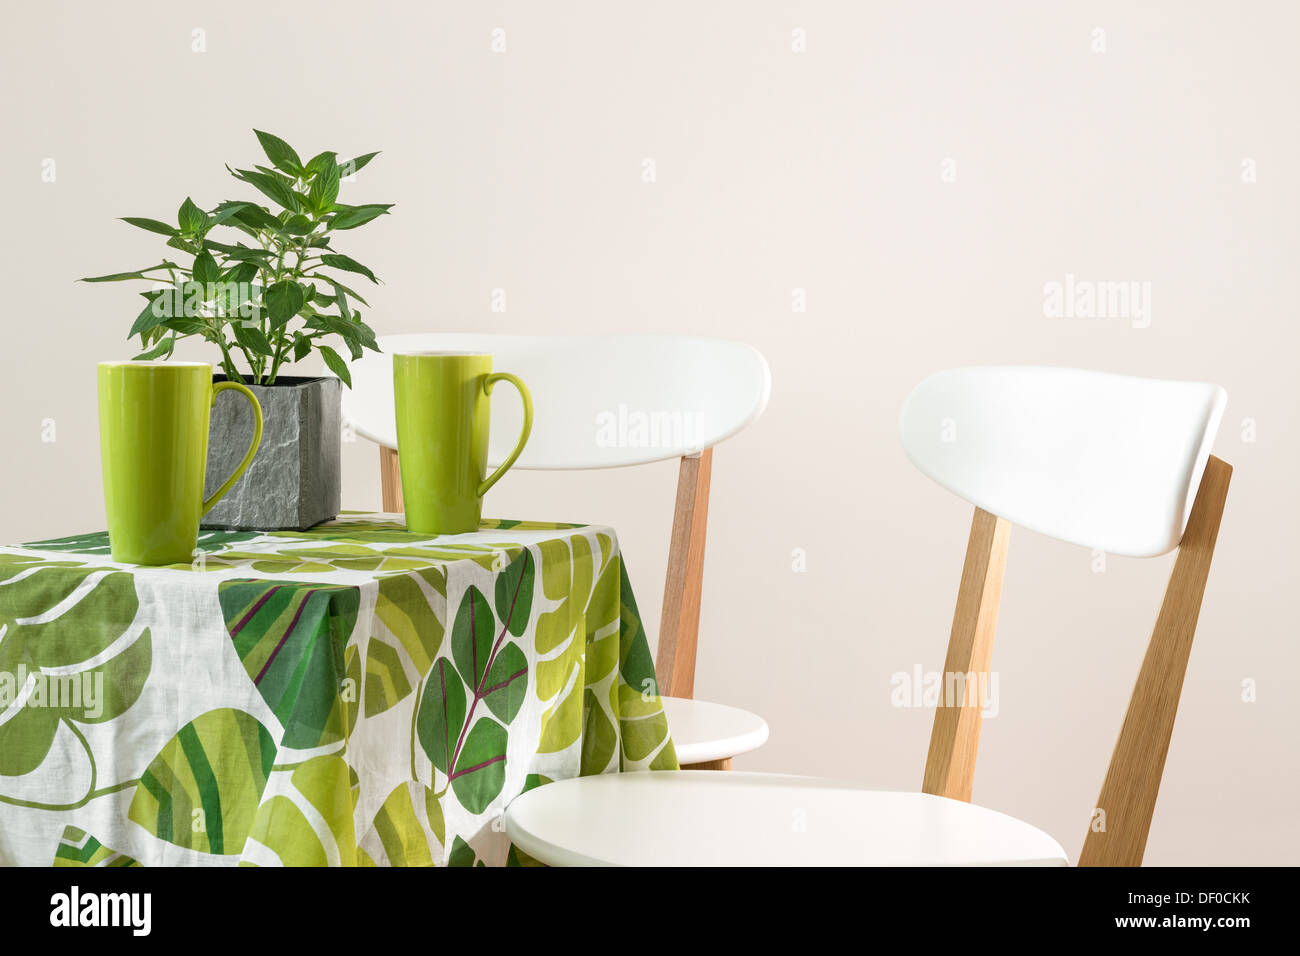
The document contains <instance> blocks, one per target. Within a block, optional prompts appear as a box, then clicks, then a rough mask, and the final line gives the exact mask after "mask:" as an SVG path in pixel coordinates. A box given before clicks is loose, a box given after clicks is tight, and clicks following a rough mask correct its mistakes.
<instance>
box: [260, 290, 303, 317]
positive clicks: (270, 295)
mask: <svg viewBox="0 0 1300 956" xmlns="http://www.w3.org/2000/svg"><path fill="white" fill-rule="evenodd" d="M262 302H263V304H264V305H265V306H266V311H267V314H268V316H269V317H270V319H271V328H273V329H281V328H284V326H285V324H286V323H287V322H288V321H289V320H290V319H291V318H293V317H294V316H295V315H297V314H298V310H299V309H301V308H302V303H303V292H302V286H300V285H298V283H296V282H294V281H293V280H292V279H281V280H280V281H279V282H277V283H275V285H273V286H270V287H268V288H267V290H266V293H265V294H264V295H263V296H262Z"/></svg>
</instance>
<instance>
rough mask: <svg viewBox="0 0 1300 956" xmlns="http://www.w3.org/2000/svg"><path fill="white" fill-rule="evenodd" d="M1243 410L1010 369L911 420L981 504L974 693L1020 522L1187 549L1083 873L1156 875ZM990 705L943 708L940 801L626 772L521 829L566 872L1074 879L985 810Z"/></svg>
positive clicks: (1115, 383) (742, 776)
mask: <svg viewBox="0 0 1300 956" xmlns="http://www.w3.org/2000/svg"><path fill="white" fill-rule="evenodd" d="M1225 401H1226V395H1225V393H1224V391H1223V389H1221V388H1219V387H1218V386H1216V385H1207V384H1198V383H1190V382H1167V381H1156V380H1151V379H1139V378H1128V377H1123V376H1118V375H1108V374H1104V373H1099V372H1087V371H1076V370H1070V369H1055V368H1016V367H1003V368H972V369H957V370H953V371H947V372H940V373H938V374H936V375H933V376H931V377H930V378H927V379H926V380H925V381H924V382H922V383H921V384H920V385H919V386H917V388H916V389H915V390H914V391H913V392H912V394H911V396H910V397H909V398H908V399H907V402H906V404H905V406H904V408H903V413H902V423H901V431H902V441H903V447H904V448H905V449H906V451H907V454H908V456H909V457H910V458H911V459H912V461H913V462H914V463H915V464H916V466H917V467H918V468H919V469H920V470H921V471H922V472H924V473H925V474H927V475H929V476H930V477H931V478H933V479H934V480H935V481H937V482H938V483H939V484H941V485H942V486H944V487H945V488H947V489H948V490H949V491H952V492H954V493H956V494H957V495H959V496H960V497H962V498H965V499H966V500H968V501H970V502H971V503H973V504H974V505H975V515H974V519H973V522H972V524H971V531H970V538H969V542H968V545H967V548H966V560H965V566H964V568H963V570H962V577H961V585H960V588H959V590H958V594H957V605H956V610H955V612H954V615H953V626H952V634H951V638H950V640H949V644H948V654H947V660H946V662H945V665H944V670H945V673H946V674H951V675H965V678H966V681H965V686H967V687H970V686H972V684H973V685H974V686H976V687H978V686H979V685H978V680H979V679H980V675H987V673H988V670H989V666H990V658H991V653H992V642H993V632H994V629H995V627H996V622H997V612H998V602H999V598H1000V595H1001V589H1002V573H1003V568H1004V567H1005V562H1006V551H1007V542H1008V537H1009V534H1010V529H1011V524H1012V523H1016V524H1020V525H1023V526H1025V527H1028V528H1033V529H1036V530H1038V531H1040V532H1042V533H1044V534H1048V535H1052V536H1054V537H1057V538H1060V539H1062V540H1064V541H1067V542H1071V543H1074V544H1079V545H1083V546H1085V547H1089V548H1099V549H1102V550H1104V551H1109V552H1112V553H1116V554H1128V555H1139V556H1150V555H1156V554H1161V553H1164V552H1167V551H1169V550H1171V549H1173V548H1174V547H1179V552H1178V557H1177V560H1176V562H1175V564H1174V570H1173V574H1172V576H1171V578H1170V581H1169V586H1168V588H1167V589H1166V591H1165V596H1164V602H1163V604H1162V606H1161V609H1160V614H1159V617H1158V618H1157V621H1156V625H1155V629H1154V631H1153V634H1152V637H1151V640H1150V643H1149V644H1148V647H1147V653H1146V658H1145V659H1144V661H1143V663H1142V668H1141V671H1140V673H1139V675H1138V679H1137V684H1136V686H1135V687H1134V690H1133V694H1132V697H1131V698H1130V701H1129V707H1128V714H1127V716H1126V717H1125V720H1124V724H1123V727H1122V729H1121V730H1120V735H1119V741H1118V743H1117V744H1116V746H1115V751H1114V754H1113V756H1112V757H1111V762H1110V767H1109V769H1108V771H1107V774H1106V779H1105V782H1104V783H1103V785H1102V789H1101V796H1100V798H1099V800H1098V803H1097V808H1098V814H1100V813H1104V814H1105V816H1104V823H1105V827H1104V829H1100V828H1098V827H1095V826H1090V829H1089V833H1088V835H1087V838H1086V840H1085V842H1084V845H1083V851H1082V853H1081V855H1080V857H1079V863H1080V864H1081V865H1138V864H1140V863H1141V862H1142V855H1143V852H1144V850H1145V847H1146V839H1147V831H1148V828H1149V826H1150V823H1151V815H1152V812H1153V810H1154V807H1155V799H1156V793H1157V790H1158V789H1159V785H1160V776H1161V773H1162V771H1163V769H1164V762H1165V755H1166V753H1167V751H1168V747H1169V740H1170V735H1171V733H1172V730H1173V724H1174V716H1175V712H1176V710H1177V707H1178V697H1179V693H1180V691H1181V689H1182V681H1183V675H1184V672H1185V669H1186V665H1187V658H1188V654H1189V652H1190V650H1191V642H1192V636H1193V633H1194V632H1195V629H1196V618H1197V615H1198V613H1199V611H1200V605H1201V597H1202V594H1203V593H1204V588H1205V582H1206V578H1207V575H1208V573H1209V566H1210V559H1211V557H1212V555H1213V552H1214V544H1215V540H1216V538H1217V535H1218V529H1219V520H1220V517H1221V516H1222V513H1223V506H1224V501H1225V499H1226V496H1227V490H1228V482H1229V478H1230V476H1231V473H1232V469H1231V467H1230V466H1228V465H1227V464H1225V463H1224V462H1222V461H1220V460H1219V459H1218V458H1215V457H1213V456H1212V455H1211V454H1210V445H1211V442H1212V441H1213V438H1214V434H1215V432H1216V430H1217V429H1218V425H1219V420H1220V418H1221V417H1222V414H1223V406H1224V403H1225ZM972 678H974V680H972ZM945 683H947V681H945ZM954 686H960V685H957V684H954ZM983 703H985V702H984V701H980V700H979V699H978V697H977V695H975V694H960V695H957V697H956V699H952V698H948V699H945V700H943V701H942V703H941V706H939V708H938V709H937V710H936V713H935V719H934V728H933V731H932V733H931V737H930V750H929V755H928V758H927V760H926V766H925V775H924V780H923V784H922V792H921V793H894V792H879V791H870V790H862V789H858V788H857V787H854V786H852V785H849V784H844V783H839V782H835V781H827V780H819V779H816V778H810V777H791V776H781V775H774V774H756V773H731V774H699V773H690V772H682V771H675V772H657V773H633V774H611V775H605V776H600V777H580V778H576V779H572V780H562V781H557V782H555V783H552V784H548V785H547V786H544V787H539V788H537V789H535V790H532V791H530V792H528V793H526V794H523V795H522V796H521V797H519V798H517V799H516V800H514V801H513V802H512V803H511V804H510V806H509V808H508V809H507V812H506V832H507V833H508V835H509V837H510V839H511V840H512V841H513V842H514V843H515V844H516V845H517V846H518V847H519V848H520V849H521V850H523V851H524V852H525V853H528V854H530V855H531V856H533V857H535V858H537V859H538V860H540V861H542V862H543V863H549V864H554V865H581V864H628V865H638V864H644V865H658V864H666V865H690V864H713V865H718V864H722V865H742V864H756V865H780V864H791V865H805V864H841V865H842V864H882V865H897V864H915V865H933V864H1027V865H1030V864H1058V865H1059V864H1064V863H1065V862H1066V855H1065V852H1064V851H1063V850H1062V849H1061V847H1060V845H1059V844H1058V843H1057V842H1056V841H1055V840H1054V839H1052V837H1050V836H1048V835H1047V834H1046V833H1043V832H1042V831H1040V830H1038V829H1036V828H1035V827H1033V826H1031V825H1029V824H1027V823H1023V822H1021V821H1018V820H1015V819H1013V818H1011V817H1008V816H1004V815H1003V814H1000V813H997V812H995V811H993V810H988V809H984V808H981V807H977V806H973V805H971V804H970V802H969V800H970V795H971V781H972V778H973V774H974V769H975V754H976V748H977V744H978V742H979V731H980V716H981V706H982V704H983ZM1094 819H1095V820H1101V819H1103V818H1102V817H1101V816H1099V815H1096V816H1095V817H1094ZM1090 822H1091V821H1090ZM1081 826H1082V821H1081Z"/></svg>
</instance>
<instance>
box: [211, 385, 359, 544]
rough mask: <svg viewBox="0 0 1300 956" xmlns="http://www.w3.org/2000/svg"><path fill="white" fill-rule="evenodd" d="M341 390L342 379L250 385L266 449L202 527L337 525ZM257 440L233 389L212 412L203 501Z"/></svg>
mask: <svg viewBox="0 0 1300 956" xmlns="http://www.w3.org/2000/svg"><path fill="white" fill-rule="evenodd" d="M213 379H214V381H224V380H225V376H224V375H216V376H214V377H213ZM342 387H343V383H342V382H340V381H339V380H338V379H337V378H332V377H326V378H298V377H291V376H281V377H280V378H279V380H278V381H277V382H276V384H275V385H270V386H262V385H250V386H249V388H250V389H251V390H252V392H253V394H254V395H256V396H257V400H258V402H259V403H261V406H262V443H261V444H260V445H259V446H258V449H257V455H256V456H255V457H254V458H253V461H252V463H251V464H250V465H249V466H248V470H247V471H246V472H244V474H243V477H241V478H240V479H239V481H238V482H236V483H235V486H234V487H233V488H231V489H230V491H229V493H228V494H227V495H226V496H225V497H224V498H222V499H221V500H220V501H218V502H217V503H216V505H215V506H214V507H213V509H212V510H211V511H209V512H208V513H207V514H206V515H204V516H203V519H202V522H201V526H202V527H204V528H222V529H235V530H240V531H275V530H282V529H283V530H302V529H305V528H310V527H311V526H312V525H316V524H320V523H321V522H322V521H328V520H329V519H331V518H334V517H336V516H337V515H338V513H339V501H340V497H341V489H340V467H339V456H340V452H341V445H340V441H341V439H342V421H341V416H340V411H339V402H340V399H341V397H342V391H341V390H342ZM252 437H253V413H252V409H250V408H249V405H248V402H247V400H246V399H245V398H244V397H243V396H242V395H240V394H239V393H238V392H236V391H235V390H234V389H228V390H226V391H224V392H222V393H221V394H220V395H218V396H217V400H216V402H215V403H214V404H213V406H212V424H211V426H210V429H209V434H208V470H207V478H206V480H205V482H204V491H203V495H204V497H205V498H206V497H207V496H208V495H211V494H212V493H213V492H214V491H216V489H217V488H219V487H220V486H221V483H222V482H223V481H225V480H226V478H227V477H228V476H229V475H230V473H231V472H232V471H234V470H235V467H236V466H237V465H238V464H239V462H240V459H242V458H243V457H244V453H245V452H246V451H247V450H248V443H249V442H250V441H251V440H252Z"/></svg>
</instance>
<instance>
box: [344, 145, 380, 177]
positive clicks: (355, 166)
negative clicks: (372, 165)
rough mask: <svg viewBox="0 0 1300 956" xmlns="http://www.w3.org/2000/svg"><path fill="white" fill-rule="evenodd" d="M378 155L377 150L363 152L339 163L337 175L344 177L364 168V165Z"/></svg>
mask: <svg viewBox="0 0 1300 956" xmlns="http://www.w3.org/2000/svg"><path fill="white" fill-rule="evenodd" d="M378 155H379V150H376V151H375V152H373V153H365V154H363V155H361V156H358V157H356V158H355V159H349V160H348V161H347V162H346V163H339V177H340V178H345V177H347V176H351V175H353V174H354V173H357V172H359V171H361V170H362V169H364V168H365V167H366V165H367V164H368V163H369V162H370V161H371V160H372V159H374V158H375V157H376V156H378Z"/></svg>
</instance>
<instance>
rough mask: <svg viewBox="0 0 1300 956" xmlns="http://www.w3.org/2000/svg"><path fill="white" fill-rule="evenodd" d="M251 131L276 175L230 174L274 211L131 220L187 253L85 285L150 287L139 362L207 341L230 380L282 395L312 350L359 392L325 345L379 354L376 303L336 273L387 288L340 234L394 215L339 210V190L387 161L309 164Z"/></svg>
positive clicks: (268, 171)
mask: <svg viewBox="0 0 1300 956" xmlns="http://www.w3.org/2000/svg"><path fill="white" fill-rule="evenodd" d="M253 132H254V133H256V135H257V139H258V141H259V142H260V143H261V145H262V149H263V151H264V152H265V153H266V156H267V158H268V159H269V160H270V162H271V165H270V166H254V168H253V169H231V168H230V167H229V166H227V167H226V169H227V170H229V171H230V174H231V175H232V176H234V177H235V178H236V179H238V180H239V181H240V182H243V183H247V184H248V185H250V186H252V187H253V188H254V189H256V190H257V191H258V192H260V193H261V194H262V195H263V196H265V197H266V198H267V199H269V200H271V202H272V203H274V204H275V205H274V207H273V208H267V207H266V206H263V205H259V204H258V203H256V202H249V201H247V200H228V201H226V202H222V203H219V204H218V205H216V206H215V207H213V208H212V209H211V210H208V211H205V210H203V209H202V208H200V207H199V206H198V205H196V204H195V203H194V201H193V200H192V199H189V198H186V200H185V202H183V203H181V206H180V209H179V211H178V212H177V215H176V225H174V226H173V225H169V224H168V223H165V222H161V221H159V220H157V219H145V218H140V217H136V216H128V217H125V218H124V219H123V220H122V221H123V222H126V223H129V224H130V225H132V226H136V227H137V228H140V229H144V230H146V231H148V232H152V233H157V234H158V235H161V236H166V237H167V246H168V247H169V248H171V249H173V250H176V252H177V253H178V254H177V255H171V256H167V257H164V258H163V260H162V262H160V263H159V264H158V265H155V266H150V267H148V268H146V269H137V270H135V271H134V272H117V273H113V274H112V275H103V276H93V277H90V278H86V279H83V280H82V281H83V282H121V281H125V280H131V279H142V280H145V281H148V282H150V283H152V284H153V288H151V289H149V290H148V291H146V292H142V293H140V294H141V295H142V296H144V298H145V300H146V304H145V307H144V309H143V311H141V313H140V316H139V318H137V319H136V320H135V324H134V325H132V326H131V331H130V332H129V333H127V338H128V339H129V338H132V337H134V336H137V335H138V336H140V342H141V345H142V347H143V348H144V351H143V352H142V353H141V354H139V355H137V356H136V357H135V358H136V360H145V359H166V358H169V357H171V355H172V353H173V351H174V350H175V348H176V342H177V340H178V339H182V338H187V337H189V336H199V337H201V338H203V339H204V340H205V341H208V342H211V343H213V344H214V345H216V346H217V347H218V348H219V349H220V350H221V369H222V371H223V372H224V373H225V375H226V377H227V378H229V379H230V380H232V381H235V382H248V383H252V384H255V385H273V384H275V380H276V377H277V376H278V375H279V374H280V369H281V367H282V366H283V365H284V364H285V363H286V362H298V361H301V360H302V359H304V358H306V357H307V356H308V355H310V354H311V352H312V351H313V350H315V351H317V352H319V353H320V355H321V357H322V358H323V359H324V360H325V364H326V365H328V366H329V368H330V370H331V371H333V372H334V374H336V375H337V376H338V377H339V378H340V379H342V380H343V382H344V383H345V384H346V385H348V386H349V387H351V385H352V377H351V375H350V374H349V372H348V366H347V362H346V361H345V360H344V359H343V357H342V356H341V355H340V354H339V352H338V350H337V349H335V348H334V347H333V346H332V345H330V344H327V342H331V341H333V342H335V344H338V342H339V340H341V342H342V345H343V346H346V348H347V350H348V352H349V355H350V357H351V358H352V359H358V358H360V357H361V355H362V354H363V350H364V349H371V350H373V351H376V352H377V351H379V346H378V344H377V343H376V342H375V333H374V331H373V330H372V329H371V328H370V327H369V326H368V325H366V324H365V323H364V322H363V321H361V313H360V312H358V311H357V310H356V308H355V306H354V303H358V304H360V305H362V306H365V307H366V308H367V309H368V308H369V307H370V305H369V303H368V302H366V300H365V299H364V298H362V296H361V295H360V294H359V293H357V292H355V291H353V290H352V289H351V288H349V287H348V286H346V285H344V283H343V280H342V279H341V278H340V277H339V275H338V274H339V273H348V274H351V275H360V276H364V277H365V278H366V279H369V280H370V281H371V282H372V283H378V282H379V280H378V279H377V278H376V277H375V274H374V273H373V272H372V271H371V270H370V269H369V268H368V267H366V266H364V265H362V264H361V263H360V262H357V261H356V260H355V259H353V258H351V257H350V256H346V255H343V254H342V253H340V252H339V251H338V250H336V249H335V248H334V246H333V242H334V240H335V238H336V235H337V233H340V232H345V231H347V230H349V229H355V228H357V227H358V226H363V225H365V224H366V223H368V222H370V221H371V220H373V219H376V218H378V217H379V216H382V215H386V214H387V213H388V210H389V209H391V208H392V207H393V204H392V203H367V204H365V205H359V206H352V205H347V204H345V203H341V202H339V201H338V196H339V184H340V183H341V182H343V181H345V180H346V181H351V179H352V177H353V175H354V174H355V173H356V172H358V171H359V170H361V169H362V168H364V167H365V166H366V165H367V164H368V163H369V162H370V161H371V160H372V159H374V158H375V156H377V155H378V153H377V152H376V153H365V154H363V155H361V156H357V157H356V158H355V159H350V160H347V161H346V162H339V160H338V156H337V154H335V153H333V152H331V151H329V150H326V151H325V152H322V153H317V154H316V155H315V156H313V157H312V158H311V159H309V160H307V161H306V162H303V161H302V160H301V159H300V158H299V156H298V153H297V152H296V151H295V150H294V149H293V147H292V146H290V145H289V144H288V143H286V142H285V141H284V140H282V139H280V138H279V137H278V136H272V135H271V134H270V133H263V132H261V131H259V130H254V131H253ZM218 227H220V228H221V229H224V230H234V231H235V232H237V233H242V236H226V235H225V234H224V233H218V235H222V236H223V238H233V239H235V242H234V243H233V244H231V243H228V242H221V241H218V240H217V239H215V238H213V232H214V231H215V230H217V228H218ZM353 281H355V280H353ZM237 357H242V359H243V363H242V368H241V367H240V363H238V362H237Z"/></svg>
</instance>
